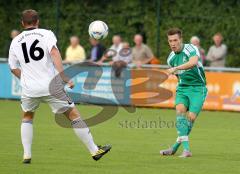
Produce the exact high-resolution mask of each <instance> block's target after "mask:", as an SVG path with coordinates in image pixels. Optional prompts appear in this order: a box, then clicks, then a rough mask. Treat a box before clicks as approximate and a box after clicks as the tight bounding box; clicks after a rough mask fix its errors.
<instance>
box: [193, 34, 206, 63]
mask: <svg viewBox="0 0 240 174" xmlns="http://www.w3.org/2000/svg"><path fill="white" fill-rule="evenodd" d="M190 42H191V44H193V45H195V46H196V47H197V48H198V51H199V53H200V56H201V59H202V64H203V65H206V56H205V50H204V49H203V48H202V47H201V44H200V39H199V38H198V37H197V36H193V37H191V39H190Z"/></svg>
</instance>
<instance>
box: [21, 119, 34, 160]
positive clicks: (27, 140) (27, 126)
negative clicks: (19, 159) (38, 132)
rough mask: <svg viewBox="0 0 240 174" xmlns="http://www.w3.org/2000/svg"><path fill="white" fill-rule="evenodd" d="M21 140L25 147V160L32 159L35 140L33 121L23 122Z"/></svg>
mask: <svg viewBox="0 0 240 174" xmlns="http://www.w3.org/2000/svg"><path fill="white" fill-rule="evenodd" d="M21 139H22V145H23V150H24V154H23V158H24V159H28V158H31V157H32V154H31V146H32V139H33V125H32V121H24V120H23V121H22V124H21Z"/></svg>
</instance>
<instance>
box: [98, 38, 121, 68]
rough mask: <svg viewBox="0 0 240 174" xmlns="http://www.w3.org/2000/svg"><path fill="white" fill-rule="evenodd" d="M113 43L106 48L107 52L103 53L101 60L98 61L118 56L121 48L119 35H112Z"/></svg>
mask: <svg viewBox="0 0 240 174" xmlns="http://www.w3.org/2000/svg"><path fill="white" fill-rule="evenodd" d="M112 42H113V45H112V46H111V47H110V48H109V49H108V51H107V53H106V54H105V55H103V57H102V58H101V60H99V62H98V63H100V64H101V63H103V62H104V61H105V60H107V59H108V58H109V57H112V59H114V58H115V57H117V56H118V54H119V52H120V51H121V49H122V38H121V36H120V35H114V36H113V38H112Z"/></svg>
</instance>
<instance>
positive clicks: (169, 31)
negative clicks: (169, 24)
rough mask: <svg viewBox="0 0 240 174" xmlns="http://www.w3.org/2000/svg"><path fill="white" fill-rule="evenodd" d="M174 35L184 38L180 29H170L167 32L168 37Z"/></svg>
mask: <svg viewBox="0 0 240 174" xmlns="http://www.w3.org/2000/svg"><path fill="white" fill-rule="evenodd" d="M174 34H178V35H179V37H182V30H180V29H179V28H170V29H169V30H168V31H167V35H168V36H170V35H174Z"/></svg>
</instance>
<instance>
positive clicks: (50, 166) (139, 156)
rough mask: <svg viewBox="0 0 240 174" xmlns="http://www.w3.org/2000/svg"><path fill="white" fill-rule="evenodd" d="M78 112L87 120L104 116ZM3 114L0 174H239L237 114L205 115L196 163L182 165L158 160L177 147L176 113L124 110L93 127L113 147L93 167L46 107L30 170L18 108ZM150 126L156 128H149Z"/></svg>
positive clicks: (4, 104)
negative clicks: (161, 152) (162, 153)
mask: <svg viewBox="0 0 240 174" xmlns="http://www.w3.org/2000/svg"><path fill="white" fill-rule="evenodd" d="M78 107H79V109H80V111H81V113H82V115H84V116H86V117H89V116H91V115H92V114H94V113H96V112H98V111H99V110H100V108H99V107H97V106H86V105H83V106H78ZM0 108H1V109H0V116H1V121H0V130H1V131H0V137H1V140H0V174H8V173H9V174H40V173H41V174H42V173H47V174H66V173H68V174H74V173H82V174H83V173H84V174H87V173H91V174H97V173H100V174H102V173H111V174H112V173H119V174H134V173H151V174H155V173H162V174H172V173H177V174H179V173H181V174H184V173H186V174H197V173H199V174H203V173H210V174H215V173H216V174H222V173H224V174H226V173H228V174H236V173H239V172H240V150H239V148H240V141H239V139H240V127H239V124H240V115H239V113H229V112H202V113H201V115H200V117H199V118H198V120H197V122H196V124H195V125H194V128H193V131H192V134H191V137H190V139H191V150H192V152H193V157H192V158H188V159H180V158H178V157H177V155H179V154H180V152H181V151H179V152H178V154H177V155H176V156H172V157H161V156H160V155H159V150H160V149H162V148H166V147H168V145H170V144H172V142H174V141H175V138H176V130H175V128H174V126H173V123H174V122H175V114H174V110H165V109H146V108H138V109H137V110H136V112H135V113H133V114H130V113H128V112H127V111H125V110H124V109H122V108H120V109H119V111H118V113H117V115H116V116H115V117H113V118H112V119H111V120H108V121H107V122H104V123H102V124H99V125H97V126H94V127H91V131H92V134H93V136H94V137H95V142H96V143H98V144H105V143H111V144H112V145H113V149H112V150H111V152H110V153H109V154H107V155H106V156H105V157H104V158H103V159H101V160H100V161H98V162H95V161H93V160H92V159H91V157H90V155H89V153H88V152H87V150H86V148H85V147H84V145H83V144H82V143H81V142H80V141H79V140H78V139H77V137H76V136H75V134H74V133H73V131H72V130H71V129H67V128H62V127H60V126H58V125H57V124H56V123H55V121H54V116H53V114H52V113H51V111H50V108H49V107H48V106H47V105H46V104H42V105H41V106H40V108H39V110H38V111H37V113H36V116H35V120H34V141H33V159H32V164H31V165H23V164H22V163H21V160H22V146H21V141H20V123H21V121H20V113H21V109H20V105H19V102H17V101H7V100H5V101H4V100H1V101H0ZM159 120H161V124H158V123H159ZM151 121H152V123H154V121H155V123H156V124H158V125H154V124H152V125H150V123H151ZM164 121H165V123H168V124H165V123H164ZM150 126H152V128H150ZM155 126H157V128H156V127H155ZM146 127H147V128H146ZM180 150H181V149H180Z"/></svg>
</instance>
